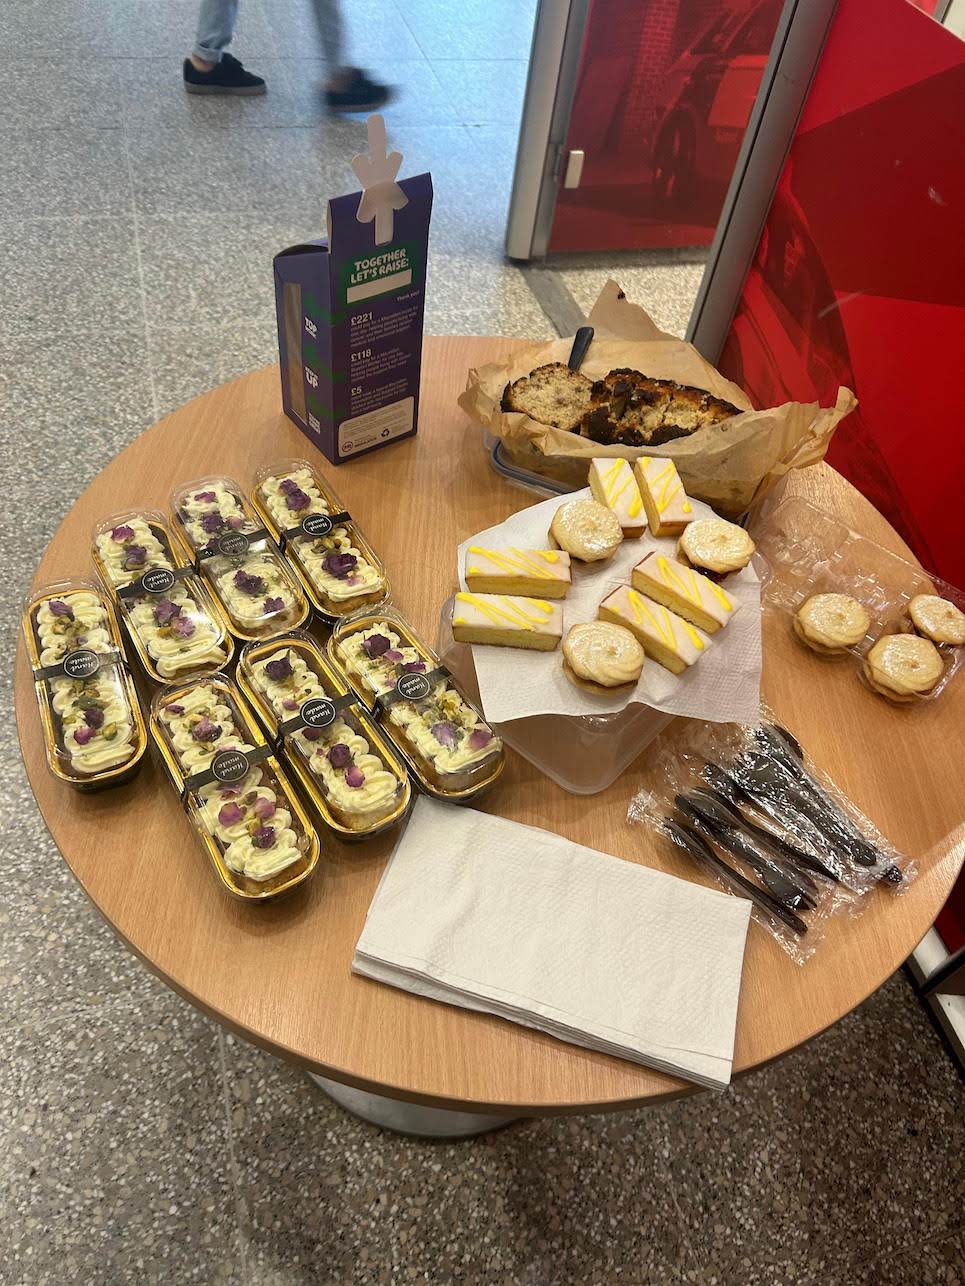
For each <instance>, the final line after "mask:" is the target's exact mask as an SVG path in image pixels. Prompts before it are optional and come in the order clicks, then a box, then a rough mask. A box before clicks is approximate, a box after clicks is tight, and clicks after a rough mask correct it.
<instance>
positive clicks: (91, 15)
mask: <svg viewBox="0 0 965 1286" xmlns="http://www.w3.org/2000/svg"><path fill="white" fill-rule="evenodd" d="M110 19H111V14H110V8H109V0H45V3H44V4H35V3H34V2H33V0H5V3H4V4H3V5H2V6H0V48H2V49H11V50H12V49H15V50H17V51H18V52H20V53H22V54H24V55H47V56H49V55H51V54H58V55H63V54H84V53H93V52H96V51H98V50H99V49H100V48H101V41H102V40H104V39H105V37H106V35H107V30H108V29H109V26H110Z"/></svg>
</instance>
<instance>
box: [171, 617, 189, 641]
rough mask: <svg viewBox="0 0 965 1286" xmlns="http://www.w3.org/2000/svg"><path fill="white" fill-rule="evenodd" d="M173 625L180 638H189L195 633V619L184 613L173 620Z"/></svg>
mask: <svg viewBox="0 0 965 1286" xmlns="http://www.w3.org/2000/svg"><path fill="white" fill-rule="evenodd" d="M171 625H172V626H173V628H174V632H175V634H177V636H178V638H182V639H189V638H190V637H191V635H192V634H193V633H194V621H192V619H191V617H190V616H185V615H184V614H183V613H182V614H181V615H179V616H176V617H175V618H174V620H173V621H172V622H171Z"/></svg>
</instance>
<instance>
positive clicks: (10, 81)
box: [0, 56, 124, 130]
mask: <svg viewBox="0 0 965 1286" xmlns="http://www.w3.org/2000/svg"><path fill="white" fill-rule="evenodd" d="M4 80H5V85H4V92H3V94H2V95H0V129H3V130H9V129H13V128H16V127H29V128H31V129H58V128H61V127H63V126H65V125H66V126H72V127H85V126H86V127H90V128H108V129H109V128H115V129H116V128H119V127H120V126H121V125H123V123H124V103H123V99H122V96H121V92H120V84H119V80H118V75H117V68H116V66H115V65H114V64H113V63H112V62H111V61H110V60H109V59H104V58H97V57H90V56H86V57H82V58H77V59H73V58H70V59H64V58H57V57H53V58H51V57H47V58H12V59H10V60H8V61H7V62H5V63H4Z"/></svg>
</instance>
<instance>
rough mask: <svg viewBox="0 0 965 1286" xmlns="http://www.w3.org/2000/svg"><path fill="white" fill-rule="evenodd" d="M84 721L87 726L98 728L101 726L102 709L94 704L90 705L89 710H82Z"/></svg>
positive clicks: (102, 719) (102, 721) (102, 718)
mask: <svg viewBox="0 0 965 1286" xmlns="http://www.w3.org/2000/svg"><path fill="white" fill-rule="evenodd" d="M84 722H85V723H86V724H87V726H88V728H93V729H94V730H95V731H96V730H97V729H98V728H103V726H104V711H103V710H98V708H97V707H96V706H91V708H90V709H89V710H85V711H84Z"/></svg>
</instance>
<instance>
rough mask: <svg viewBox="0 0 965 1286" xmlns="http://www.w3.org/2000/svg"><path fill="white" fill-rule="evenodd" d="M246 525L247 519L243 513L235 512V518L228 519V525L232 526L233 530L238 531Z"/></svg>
mask: <svg viewBox="0 0 965 1286" xmlns="http://www.w3.org/2000/svg"><path fill="white" fill-rule="evenodd" d="M244 525H245V520H244V516H243V515H242V514H235V516H234V517H233V518H229V519H228V526H229V527H230V528H231V530H232V531H238V530H240V528H242V527H243V526H244Z"/></svg>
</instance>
